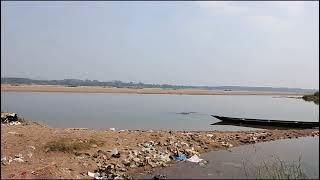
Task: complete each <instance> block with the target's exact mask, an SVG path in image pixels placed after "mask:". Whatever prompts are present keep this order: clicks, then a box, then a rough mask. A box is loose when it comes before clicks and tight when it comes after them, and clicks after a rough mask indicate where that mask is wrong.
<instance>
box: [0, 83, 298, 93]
mask: <svg viewBox="0 0 320 180" xmlns="http://www.w3.org/2000/svg"><path fill="white" fill-rule="evenodd" d="M1 91H3V92H6V91H8V92H70V93H127V94H178V95H272V96H274V95H283V96H295V95H302V94H300V93H292V92H264V91H218V90H212V91H211V90H205V89H179V90H173V89H161V88H143V89H132V88H114V87H98V86H79V87H65V86H53V85H19V86H12V85H9V84H1Z"/></svg>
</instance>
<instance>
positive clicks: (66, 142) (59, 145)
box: [44, 138, 104, 152]
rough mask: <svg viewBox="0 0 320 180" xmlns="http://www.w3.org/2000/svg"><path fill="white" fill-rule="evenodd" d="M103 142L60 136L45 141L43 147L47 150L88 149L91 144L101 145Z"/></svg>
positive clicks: (72, 150) (68, 150)
mask: <svg viewBox="0 0 320 180" xmlns="http://www.w3.org/2000/svg"><path fill="white" fill-rule="evenodd" d="M103 144H104V142H103V141H100V140H96V139H89V140H79V139H69V138H61V139H59V140H56V141H52V142H49V143H47V144H46V145H45V146H44V147H45V149H46V151H47V152H49V151H52V152H57V151H59V152H74V151H79V150H86V149H90V148H91V147H92V146H93V145H97V146H101V145H103Z"/></svg>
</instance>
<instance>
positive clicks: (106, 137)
mask: <svg viewBox="0 0 320 180" xmlns="http://www.w3.org/2000/svg"><path fill="white" fill-rule="evenodd" d="M305 136H319V129H304V130H293V129H291V130H257V131H227V132H225V131H210V132H209V131H188V132H182V131H174V132H171V131H152V130H148V131H141V130H109V129H107V128H106V130H99V131H95V130H91V129H85V128H84V129H62V128H51V127H47V126H46V125H41V124H38V123H35V122H28V123H25V124H21V125H7V124H6V125H2V127H1V158H2V159H3V158H4V157H5V158H6V160H3V161H2V163H1V178H69V179H70V178H73V179H74V178H81V179H88V178H90V177H89V176H88V172H100V173H101V175H102V174H103V173H104V172H106V171H107V170H105V169H103V168H106V167H110V168H111V170H112V175H119V176H121V177H124V176H125V177H133V176H137V175H140V174H146V173H148V172H152V171H154V170H157V169H158V168H160V167H163V166H171V165H172V164H173V163H175V162H176V161H173V160H169V161H165V160H163V159H162V158H160V159H159V156H158V155H159V153H164V154H165V155H168V156H169V155H170V154H171V155H172V153H174V152H175V151H176V150H178V151H180V152H182V153H185V154H186V155H187V156H188V157H190V156H192V155H193V154H198V153H199V155H200V157H201V154H202V153H205V152H209V151H212V150H221V149H228V148H231V147H236V146H239V145H245V144H253V143H258V142H267V141H274V140H276V139H290V138H298V137H305ZM65 138H67V139H71V140H74V141H77V142H87V141H89V140H91V139H95V140H97V141H99V142H103V144H102V145H96V144H93V145H91V146H90V148H89V149H85V150H77V151H74V152H72V153H71V152H59V151H58V152H51V151H48V149H47V148H46V147H47V146H46V145H47V144H48V143H50V142H56V141H58V140H60V139H65ZM114 148H117V149H118V151H119V152H120V157H113V156H111V150H113V149H114ZM190 149H193V150H190ZM135 152H136V153H137V154H135ZM15 156H16V157H22V160H23V162H19V161H21V160H19V158H18V160H12V159H14V158H15ZM10 158H11V162H9V161H8V159H10ZM16 159H17V158H16ZM102 171H103V172H102ZM108 172H109V171H108Z"/></svg>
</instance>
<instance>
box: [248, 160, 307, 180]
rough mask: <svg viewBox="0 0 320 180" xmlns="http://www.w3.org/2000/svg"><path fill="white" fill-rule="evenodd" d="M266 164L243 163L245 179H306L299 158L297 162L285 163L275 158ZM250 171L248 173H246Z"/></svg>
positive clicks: (264, 162) (265, 162)
mask: <svg viewBox="0 0 320 180" xmlns="http://www.w3.org/2000/svg"><path fill="white" fill-rule="evenodd" d="M272 157H273V158H272V159H271V160H270V161H269V162H267V161H262V163H261V164H258V165H254V164H253V163H251V164H249V163H250V162H248V161H247V162H244V161H243V166H242V167H243V170H244V173H245V175H246V177H247V178H255V179H307V178H308V177H307V175H306V174H305V173H304V172H303V170H302V168H301V156H299V158H298V161H297V162H295V161H293V162H291V163H286V162H284V161H282V160H281V159H280V158H279V157H277V156H272ZM249 169H250V171H248V170H249Z"/></svg>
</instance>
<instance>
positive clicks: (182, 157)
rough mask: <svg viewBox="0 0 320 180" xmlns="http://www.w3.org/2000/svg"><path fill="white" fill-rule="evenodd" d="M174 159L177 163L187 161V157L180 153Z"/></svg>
mask: <svg viewBox="0 0 320 180" xmlns="http://www.w3.org/2000/svg"><path fill="white" fill-rule="evenodd" d="M172 159H173V160H175V161H185V160H187V157H186V155H184V154H182V153H178V154H177V155H174V156H172Z"/></svg>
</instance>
